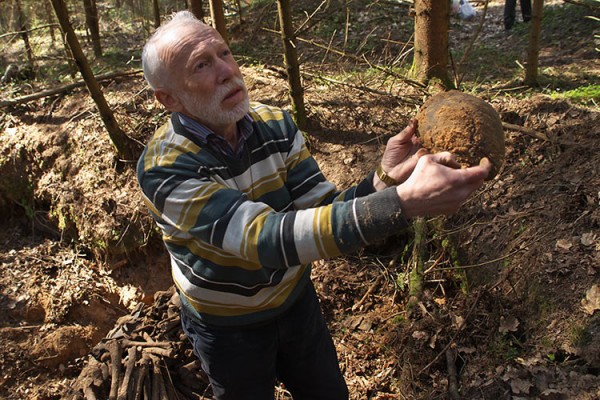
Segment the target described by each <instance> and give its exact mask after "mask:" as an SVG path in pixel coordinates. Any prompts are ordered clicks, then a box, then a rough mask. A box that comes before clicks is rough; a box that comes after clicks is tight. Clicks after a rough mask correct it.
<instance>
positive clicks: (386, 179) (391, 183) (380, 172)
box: [375, 164, 398, 186]
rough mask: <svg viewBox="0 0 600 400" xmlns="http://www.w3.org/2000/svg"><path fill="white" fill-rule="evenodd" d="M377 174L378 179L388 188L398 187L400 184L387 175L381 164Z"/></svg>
mask: <svg viewBox="0 0 600 400" xmlns="http://www.w3.org/2000/svg"><path fill="white" fill-rule="evenodd" d="M375 173H376V174H377V177H378V178H379V179H380V180H381V182H383V183H385V184H386V185H388V186H397V185H398V182H396V180H395V179H394V178H392V177H390V176H389V175H388V174H386V173H385V171H384V170H383V167H382V166H381V164H379V166H378V167H377V170H376V171H375Z"/></svg>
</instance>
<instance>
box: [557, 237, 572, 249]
mask: <svg viewBox="0 0 600 400" xmlns="http://www.w3.org/2000/svg"><path fill="white" fill-rule="evenodd" d="M571 247H573V243H571V242H570V241H569V240H567V239H558V240H557V241H556V248H557V249H561V250H569V249H570V248H571Z"/></svg>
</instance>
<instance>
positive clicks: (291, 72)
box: [277, 0, 306, 129]
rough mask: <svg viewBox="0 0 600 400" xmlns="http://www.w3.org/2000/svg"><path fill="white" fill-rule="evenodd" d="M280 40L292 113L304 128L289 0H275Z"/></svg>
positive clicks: (302, 102) (302, 93) (302, 103)
mask: <svg viewBox="0 0 600 400" xmlns="http://www.w3.org/2000/svg"><path fill="white" fill-rule="evenodd" d="M277 8H278V10H279V23H280V25H281V40H282V41H283V49H284V62H285V66H286V70H287V75H288V82H289V84H290V97H291V99H292V113H293V115H294V119H295V120H296V124H297V125H298V128H300V129H306V110H305V108H304V89H303V88H302V82H301V81H300V66H299V65H298V54H297V52H296V37H295V35H294V28H293V26H292V12H291V7H290V2H289V0H277Z"/></svg>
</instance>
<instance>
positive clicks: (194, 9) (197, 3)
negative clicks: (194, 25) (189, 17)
mask: <svg viewBox="0 0 600 400" xmlns="http://www.w3.org/2000/svg"><path fill="white" fill-rule="evenodd" d="M188 9H189V10H190V12H191V13H192V14H194V16H195V17H196V18H198V19H199V20H200V21H204V8H202V0H188Z"/></svg>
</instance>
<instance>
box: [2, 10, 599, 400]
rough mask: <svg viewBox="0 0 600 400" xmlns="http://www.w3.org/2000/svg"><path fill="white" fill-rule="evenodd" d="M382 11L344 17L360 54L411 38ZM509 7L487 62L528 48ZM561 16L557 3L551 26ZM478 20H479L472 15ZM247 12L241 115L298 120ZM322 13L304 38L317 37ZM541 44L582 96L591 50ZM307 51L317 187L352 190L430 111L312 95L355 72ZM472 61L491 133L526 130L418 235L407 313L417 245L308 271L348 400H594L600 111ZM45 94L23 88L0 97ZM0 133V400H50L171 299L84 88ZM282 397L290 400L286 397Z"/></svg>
mask: <svg viewBox="0 0 600 400" xmlns="http://www.w3.org/2000/svg"><path fill="white" fill-rule="evenodd" d="M318 3H319V2H315V3H314V4H313V3H306V4H307V5H306V9H307V10H314V9H316V8H317V6H318ZM334 3H335V2H334ZM371 3H372V4H371ZM391 3H393V2H389V4H388V3H386V2H375V3H373V2H370V3H369V4H371V6H369V7H367V6H365V5H360V7H359V5H358V4H355V6H356V7H357V8H358V9H352V13H351V15H352V16H353V18H356V21H357V22H356V24H357V25H358V24H359V23H360V22H365V21H366V22H367V25H369V23H370V26H371V27H373V26H377V27H379V28H380V29H379V31H377V32H375V34H376V35H377V37H378V38H386V40H387V41H386V40H379V41H378V45H377V46H379V47H377V46H375V47H374V48H373V50H372V53H369V54H370V55H372V54H383V55H384V56H383V57H387V56H389V55H390V54H392V53H393V52H392V50H391V49H390V47H388V46H389V44H390V43H392V42H393V41H398V40H401V39H404V40H408V36H407V37H404V38H402V37H397V36H394V35H400V34H399V33H398V32H400V31H402V29H401V28H402V26H403V25H402V24H403V23H397V21H396V22H393V23H392V22H390V21H389V18H390V16H389V15H388V14H389V12H388V11H389V8H386V7H392V6H390V4H391ZM302 4H305V3H302ZM386 4H387V5H386ZM501 4H502V2H500V1H491V2H490V7H489V8H488V10H487V13H488V17H487V18H488V19H487V22H486V24H485V25H484V26H483V28H482V30H481V32H480V34H479V39H478V40H479V41H482V42H484V43H486V44H487V45H488V46H490V47H492V48H495V49H496V51H497V52H501V51H502V50H501V49H502V46H505V45H506V42H507V41H509V40H510V41H512V43H513V45H514V46H515V47H519V46H520V48H521V49H525V45H524V43H526V38H523V37H522V36H524V35H525V32H526V29H525V27H524V26H520V27H519V26H517V27H515V28H514V30H513V32H508V33H507V32H504V31H503V27H502V21H501V13H502V7H501ZM561 5H562V2H559V1H548V2H545V7H546V8H545V10H551V7H558V6H561ZM475 6H476V9H477V10H478V12H479V13H480V15H481V13H482V12H483V3H481V4H480V3H475ZM297 7H299V6H297ZM326 7H330V5H329V3H328V5H327V6H326ZM394 7H396V6H394ZM398 7H400V10H401V11H402V12H404V8H402V7H401V6H398ZM572 7H574V6H572ZM574 9H576V8H573V10H574ZM255 13H256V14H255V15H254V16H253V18H254V19H253V20H254V21H257V23H256V26H249V25H248V24H246V25H241V26H240V25H235V26H234V27H232V47H233V48H234V50H236V49H237V50H244V49H247V48H245V47H243V45H244V43H254V44H255V46H254V47H253V51H254V52H253V53H252V52H250V51H249V50H248V51H247V52H240V51H237V52H236V53H239V54H250V55H249V56H247V57H244V58H241V59H240V63H241V64H242V65H243V66H242V71H243V73H244V75H245V76H246V82H247V85H248V87H249V90H250V93H251V98H253V99H254V100H257V101H261V102H264V103H268V104H273V105H280V106H283V107H285V108H289V100H288V93H287V89H286V87H287V85H286V81H285V78H284V75H283V74H282V71H283V69H282V68H281V67H277V65H280V62H281V60H279V58H278V57H279V56H278V55H277V54H274V55H272V56H271V58H269V56H268V55H267V56H264V59H263V62H261V63H256V62H255V61H256V59H257V58H258V57H259V55H261V54H263V53H264V52H265V51H266V50H265V49H274V48H276V47H275V46H277V40H278V39H277V37H274V38H273V37H272V36H273V35H271V34H269V33H268V32H265V31H264V30H261V29H260V28H259V27H260V24H263V25H266V26H271V25H272V24H271V25H269V23H271V22H272V21H273V18H274V14H273V13H274V11H273V10H272V9H271V8H268V7H267V6H262V8H260V7H258V8H256V9H255ZM327 13H328V14H332V13H333V11H332V10H328V11H327ZM308 14H309V13H307V14H306V15H308ZM299 15H302V14H299ZM317 15H318V16H319V17H315V20H311V21H310V23H308V24H307V27H305V28H304V31H303V32H304V33H305V34H306V32H307V30H309V29H313V31H312V33H315V32H314V30H315V29H317V28H318V27H319V25H318V24H317V22H323V18H324V17H322V16H321V14H317ZM406 15H408V13H406ZM385 18H387V19H385ZM405 19H406V18H405ZM382 21H384V22H382ZM386 21H387V22H386ZM576 21H579V22H578V23H579V24H581V26H583V27H586V26H589V25H586V24H590V23H591V22H589V20H584V19H583V18H580V19H578V20H576ZM259 22H260V23H259ZM388 22H389V24H388ZM392 24H396V25H392ZM567 25H568V26H571V28H570V29H572V30H573V32H580V31H577V26H579V25H573V24H567ZM563 26H566V25H563ZM478 29H479V19H478V18H475V19H474V20H471V21H461V20H458V19H456V18H453V30H452V32H451V41H452V43H453V46H455V47H461V46H464V44H465V43H466V42H468V41H469V40H470V39H469V38H471V37H473V35H474V34H475V32H477V31H478ZM561 29H562V28H561ZM586 29H588V28H586ZM115 32H118V30H116V29H115ZM585 32H588V31H585ZM388 33H389V34H388ZM580 33H581V32H580ZM330 34H331V32H330ZM356 34H357V35H361V34H363V35H364V32H361V33H356ZM270 35H271V36H270ZM544 35H545V36H544V39H545V40H544V41H543V45H542V48H541V52H540V54H541V58H540V66H541V67H542V71H545V73H546V74H547V76H549V77H550V78H549V79H556V80H561V84H563V85H566V86H568V85H569V84H570V85H573V87H577V86H579V85H583V84H585V82H588V81H589V80H590V79H591V82H595V84H596V85H597V84H598V81H597V78H596V80H593V79H594V78H590V77H593V76H596V77H597V76H598V72H599V69H600V68H599V65H598V60H597V53H595V50H594V49H593V47H594V45H593V41H592V35H591V34H590V35H589V36H587V37H586V35H583V34H575V33H573V34H570V35H569V41H568V43H566V42H565V41H564V40H565V39H564V32H563V31H556V32H553V31H545V33H544ZM368 37H370V36H368ZM351 39H352V35H351V34H350V36H349V40H351ZM130 40H132V41H134V40H137V41H138V43H141V42H142V41H143V38H135V37H132V38H130ZM336 40H338V41H343V40H344V38H343V37H336ZM365 42H366V39H365ZM336 43H337V42H336ZM382 43H383V44H382ZM248 46H250V45H248ZM269 46H270V47H269ZM382 46H383V47H382ZM301 50H302V52H301V53H302V56H303V57H304V60H305V64H304V68H305V70H306V72H307V73H309V74H312V75H306V76H305V99H306V104H307V108H308V114H309V115H308V117H309V121H310V127H309V129H308V131H309V132H310V135H308V136H307V137H308V140H309V143H310V146H311V150H312V152H313V155H314V157H315V158H316V159H317V161H318V163H319V165H320V166H321V168H322V170H323V172H324V174H325V175H326V176H327V177H328V178H329V179H330V180H331V181H332V182H334V183H336V184H337V185H338V186H339V187H346V186H348V185H351V184H354V183H356V182H358V181H359V180H360V179H361V178H362V177H364V176H366V175H367V174H368V173H369V172H370V171H372V170H373V169H374V168H375V167H376V165H377V161H378V159H379V158H380V156H381V154H382V152H383V148H384V144H385V142H386V140H387V138H389V137H390V135H391V134H393V133H394V132H398V131H399V130H401V129H402V128H403V127H404V126H406V124H407V123H408V121H409V119H410V118H411V117H413V116H414V115H415V114H416V112H417V110H418V106H419V105H421V104H422V102H423V100H424V99H425V97H426V96H425V93H424V92H423V90H422V89H421V88H418V87H415V86H412V85H410V84H407V83H406V82H403V81H402V80H401V79H398V77H397V76H395V75H386V76H384V77H382V76H381V75H378V76H376V77H373V76H372V75H369V74H368V73H364V74H360V73H357V74H356V76H355V77H354V79H353V80H351V81H344V82H345V83H344V84H340V83H339V82H338V83H336V82H335V80H334V79H329V80H327V79H325V78H319V77H318V76H316V75H315V74H317V72H319V71H320V72H323V71H327V72H328V74H327V75H325V76H326V77H327V76H335V74H336V73H337V71H338V69H341V68H345V67H346V68H347V67H348V64H349V61H348V58H343V57H341V56H339V57H338V56H334V55H333V53H328V54H327V55H324V53H323V50H322V49H321V50H319V51H321V52H320V53H319V51H318V49H315V48H314V46H309V45H305V46H304V47H301ZM270 51H273V50H270ZM261 52H263V53H261ZM496 54H499V53H496ZM263 55H264V54H263ZM386 55H387V56H386ZM390 57H391V56H390ZM478 57H479V56H478ZM390 60H391V58H390ZM354 61H355V60H354ZM354 61H353V62H354ZM378 61H380V62H381V61H382V60H378ZM383 61H385V59H384V60H383ZM494 61H495V62H498V63H499V62H500V61H499V59H496V58H495V59H494ZM390 62H391V61H390ZM482 62H483V61H481V60H479V61H478V60H477V58H476V57H474V58H469V59H468V61H467V62H465V63H464V64H462V65H461V67H462V68H463V69H464V70H466V71H468V74H466V75H465V76H464V77H463V79H464V84H465V85H466V84H467V83H468V82H471V85H473V82H474V81H477V82H478V84H477V85H474V86H471V90H473V91H477V95H478V96H479V97H481V98H484V99H485V100H486V101H488V102H489V103H490V104H491V105H492V106H493V107H494V109H495V110H496V111H497V112H498V114H499V115H500V117H501V119H502V121H504V122H507V123H510V124H514V125H519V126H522V127H523V128H525V129H522V130H506V131H505V146H506V153H505V162H504V164H503V166H502V167H501V168H500V170H499V171H498V175H497V176H496V177H495V178H494V179H493V180H491V181H489V182H486V184H485V186H484V187H483V188H482V189H481V190H480V191H478V193H477V194H476V195H474V196H473V197H472V198H471V199H469V200H468V202H467V203H466V204H465V205H464V206H463V207H462V208H461V210H460V211H459V213H457V214H456V215H453V216H451V217H447V218H434V219H431V220H428V221H427V227H428V229H429V236H428V237H429V240H428V243H427V250H428V254H429V257H428V259H427V260H426V261H425V271H426V273H425V280H424V283H423V292H422V294H421V296H420V297H419V299H418V301H417V303H416V304H415V306H414V307H413V308H408V307H407V300H408V283H409V274H408V272H409V270H410V269H411V265H412V263H413V261H414V260H413V258H412V257H411V252H412V248H411V246H412V239H411V235H410V234H408V235H407V234H402V233H399V235H398V236H397V237H393V238H390V239H389V240H387V241H385V242H384V243H379V244H377V245H374V246H370V247H369V248H367V249H364V250H363V251H361V252H359V253H357V254H353V255H349V256H345V257H340V258H336V259H331V260H322V261H319V262H316V263H315V267H314V274H313V279H314V281H315V285H316V287H317V290H318V292H319V296H320V299H321V303H322V307H323V311H324V313H325V315H326V318H327V320H328V323H329V326H330V329H331V332H332V335H333V337H334V341H335V344H336V347H337V349H338V353H339V358H340V365H341V366H342V370H343V372H344V375H345V377H346V380H347V383H348V386H349V389H350V393H351V398H352V399H367V398H369V399H398V398H401V399H413V398H414V399H436V398H452V390H450V389H451V388H452V387H453V385H454V384H456V385H457V386H456V387H457V388H458V389H459V391H460V396H461V397H462V398H466V399H489V398H495V399H529V398H539V399H586V400H587V399H598V398H600V383H599V382H600V379H599V377H598V375H599V373H600V348H599V346H600V311H598V309H600V299H599V295H600V293H599V292H600V291H599V290H598V286H599V285H600V271H599V268H600V230H599V227H600V191H599V190H600V189H599V188H600V151H598V147H599V145H598V143H599V137H598V134H599V130H598V126H600V109H599V108H598V106H597V104H594V103H593V102H592V103H587V104H582V103H578V102H575V101H572V100H568V99H566V98H561V97H553V96H550V95H548V94H547V92H545V91H544V90H543V88H542V89H538V90H531V89H529V88H525V87H522V86H521V85H520V84H519V81H518V79H516V78H514V76H512V75H511V74H513V73H514V72H510V70H509V68H508V67H506V66H505V65H500V64H498V65H495V66H494V68H488V70H485V71H479V70H478V69H477V68H478V67H477V66H478V63H482ZM486 62H489V60H488V61H486ZM491 70H494V74H495V75H493V79H492V76H491V75H490V76H488V75H487V74H491V73H492V72H491ZM469 74H470V75H469ZM469 79H470V80H469ZM481 81H485V82H487V83H486V84H483V83H481ZM551 84H552V83H548V85H551ZM563 87H565V86H563ZM36 89H39V88H36V87H32V86H31V85H26V84H14V85H11V86H4V87H2V88H1V90H2V91H1V92H0V96H1V97H3V98H5V97H14V96H17V95H19V94H26V93H28V92H31V91H36ZM103 91H104V93H105V95H106V96H107V100H108V102H109V104H111V106H112V108H113V109H114V110H115V112H116V116H117V120H118V121H119V123H120V124H121V126H123V127H124V128H125V129H126V131H127V133H128V134H129V135H130V136H132V137H133V138H134V139H136V140H138V141H139V142H140V143H143V142H144V141H145V140H146V139H147V138H148V136H149V135H150V134H151V132H153V130H154V129H155V128H156V127H157V126H158V125H160V124H162V122H163V121H164V120H165V119H166V118H167V114H166V113H165V112H164V111H163V110H162V109H161V107H160V106H159V105H158V104H157V103H155V102H154V101H153V99H152V94H151V92H150V91H149V89H148V88H147V86H146V85H145V84H144V82H143V80H142V78H141V76H139V75H137V76H134V77H133V78H123V79H120V80H119V79H115V80H111V81H110V82H109V83H108V84H107V83H105V84H104V86H103ZM382 92H386V93H387V94H382ZM596 101H598V99H596ZM0 126H1V127H2V131H1V132H2V133H1V136H0V137H1V139H2V141H1V144H0V174H1V175H2V180H1V181H0V207H1V208H0V210H1V211H0V213H1V215H0V216H1V217H2V218H1V221H2V229H0V261H1V262H2V274H1V275H0V307H1V309H2V310H3V312H2V313H0V342H1V343H2V344H3V346H1V348H0V398H6V399H59V398H63V397H65V396H66V395H67V393H69V392H70V387H71V385H72V384H73V382H75V380H76V378H77V377H78V375H79V374H80V372H81V370H82V368H83V367H84V366H85V365H86V363H87V360H88V353H89V352H90V349H91V348H92V347H93V346H94V345H95V344H96V343H98V341H99V340H100V339H102V338H103V337H105V336H106V335H107V334H108V333H109V331H111V329H113V327H114V326H115V323H116V322H117V320H118V319H119V318H120V317H123V316H127V315H130V314H132V313H133V311H134V310H136V309H139V307H140V305H146V306H147V307H150V306H152V305H153V304H154V301H155V300H154V299H155V293H157V292H159V293H160V292H162V291H167V290H168V289H169V288H170V287H171V285H172V284H171V278H170V272H169V263H168V259H167V256H166V254H165V251H164V248H163V247H162V244H161V243H160V238H159V235H158V232H157V230H156V228H155V226H154V224H153V222H152V220H151V218H150V216H149V215H148V213H147V211H146V210H145V208H144V206H143V204H142V201H141V198H140V194H139V192H138V190H137V184H136V181H135V171H134V165H135V164H134V162H135V160H119V159H118V158H117V157H116V156H115V152H114V149H113V148H112V146H111V144H110V142H109V139H108V135H106V133H105V131H104V129H103V125H102V120H101V119H100V117H99V115H98V114H97V112H96V109H95V107H94V103H93V102H92V100H91V99H90V98H89V96H88V95H87V93H86V92H85V91H84V90H80V91H78V90H76V91H73V92H70V93H68V94H66V95H60V96H57V97H51V98H45V99H41V100H38V101H35V102H30V103H27V104H23V105H20V106H16V107H14V108H12V109H10V112H9V113H4V114H2V115H1V119H0ZM536 132H538V133H543V134H544V135H545V136H546V137H547V138H548V140H543V139H541V138H540V135H536ZM277 396H278V398H288V396H287V394H286V392H285V390H284V389H282V388H280V389H279V390H278V392H277Z"/></svg>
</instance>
